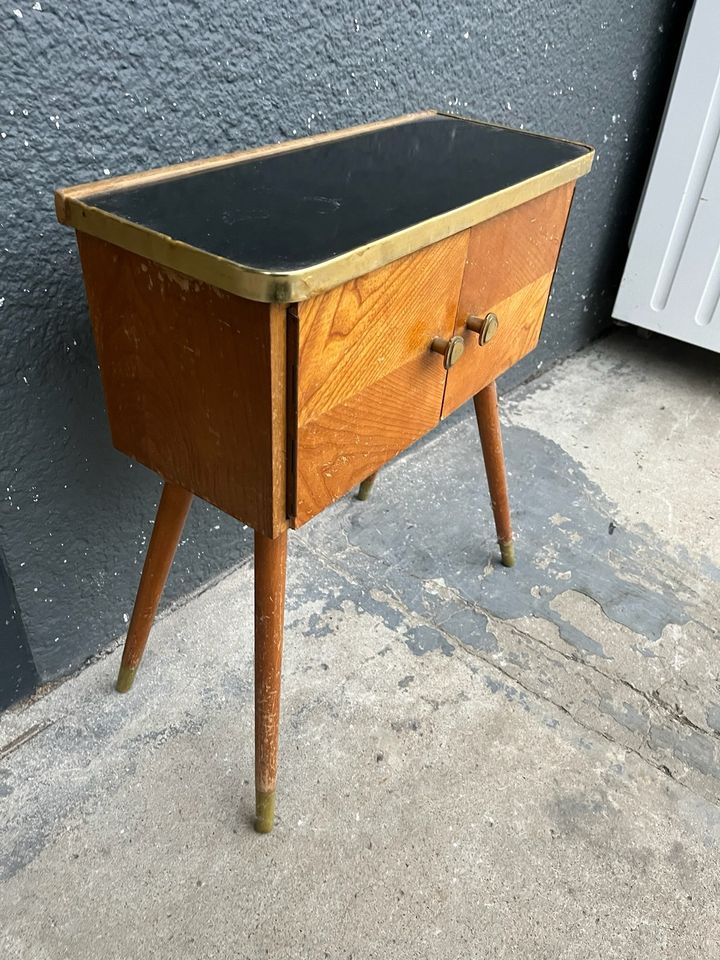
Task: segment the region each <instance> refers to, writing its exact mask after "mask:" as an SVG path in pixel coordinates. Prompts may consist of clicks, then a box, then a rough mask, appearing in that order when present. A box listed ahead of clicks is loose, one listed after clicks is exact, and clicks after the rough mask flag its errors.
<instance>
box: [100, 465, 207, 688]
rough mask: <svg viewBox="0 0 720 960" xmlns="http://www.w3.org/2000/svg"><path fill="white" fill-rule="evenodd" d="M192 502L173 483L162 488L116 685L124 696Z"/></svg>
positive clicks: (189, 497)
mask: <svg viewBox="0 0 720 960" xmlns="http://www.w3.org/2000/svg"><path fill="white" fill-rule="evenodd" d="M191 502H192V494H191V493H188V491H187V490H183V489H182V487H177V486H175V484H173V483H166V484H165V486H164V487H163V491H162V496H161V497H160V503H159V504H158V510H157V516H156V517H155V526H154V527H153V532H152V536H151V537H150V544H149V546H148V550H147V555H146V557H145V563H144V565H143V572H142V576H141V577H140V586H139V587H138V592H137V596H136V598H135V606H134V607H133V612H132V618H131V620H130V627H129V629H128V634H127V640H126V641H125V649H124V650H123V656H122V664H121V665H120V673H119V674H118V678H117V683H116V684H115V689H116V690H119V691H120V693H126V692H127V691H128V690H129V689H130V687H131V686H132V684H133V680H134V679H135V673H136V672H137V668H138V666H139V665H140V660H141V659H142V655H143V653H144V652H145V644H146V643H147V638H148V634H149V633H150V627H151V626H152V622H153V620H154V619H155V613H156V611H157V607H158V603H159V602H160V596H161V594H162V592H163V588H164V586H165V581H166V580H167V576H168V573H169V571H170V565H171V564H172V562H173V557H174V556H175V550H176V549H177V545H178V541H179V539H180V534H181V533H182V529H183V526H184V524H185V518H186V517H187V513H188V510H189V509H190V504H191Z"/></svg>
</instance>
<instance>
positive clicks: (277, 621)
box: [255, 532, 287, 833]
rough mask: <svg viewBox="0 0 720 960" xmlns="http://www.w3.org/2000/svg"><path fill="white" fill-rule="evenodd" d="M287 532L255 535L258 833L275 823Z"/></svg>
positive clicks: (256, 790) (256, 807)
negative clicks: (276, 534)
mask: <svg viewBox="0 0 720 960" xmlns="http://www.w3.org/2000/svg"><path fill="white" fill-rule="evenodd" d="M286 558H287V533H281V534H280V536H278V537H276V538H275V539H274V540H270V539H268V537H264V536H263V535H262V534H261V533H257V532H256V533H255V829H256V830H257V831H258V833H270V831H271V830H272V828H273V821H274V819H275V782H276V779H277V755H278V732H279V728H280V672H281V666H282V647H283V621H284V617H285V566H286Z"/></svg>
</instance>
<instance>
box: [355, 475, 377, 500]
mask: <svg viewBox="0 0 720 960" xmlns="http://www.w3.org/2000/svg"><path fill="white" fill-rule="evenodd" d="M374 483H375V477H368V478H367V479H366V480H363V482H362V483H361V484H360V489H359V490H358V492H357V499H358V500H367V499H368V497H369V496H370V491H371V490H372V488H373V484H374Z"/></svg>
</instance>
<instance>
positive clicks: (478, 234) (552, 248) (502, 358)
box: [442, 183, 575, 417]
mask: <svg viewBox="0 0 720 960" xmlns="http://www.w3.org/2000/svg"><path fill="white" fill-rule="evenodd" d="M574 187H575V184H574V183H568V184H565V185H564V186H562V187H557V188H556V189H555V190H552V191H550V192H549V193H546V194H543V195H542V196H540V197H536V198H535V199H534V200H530V201H528V202H527V203H524V204H522V205H521V206H519V207H515V208H513V209H512V210H508V211H507V212H506V213H501V214H500V215H499V216H497V217H493V219H492V220H488V221H486V222H485V223H480V224H478V225H477V226H475V227H473V228H472V229H471V230H470V241H469V244H468V256H467V266H466V268H465V276H464V277H463V282H462V288H461V291H460V299H459V302H458V312H457V318H456V323H455V333H456V334H457V335H459V336H462V337H463V338H464V340H465V352H464V353H463V355H462V357H461V358H460V360H459V361H458V362H457V364H455V366H454V367H452V369H451V370H450V372H449V373H448V378H447V389H446V391H445V399H444V401H443V411H442V415H443V417H446V416H447V415H448V414H450V413H452V411H453V410H455V409H456V408H457V407H459V406H460V405H461V404H462V403H464V402H465V401H466V400H468V399H469V398H470V397H472V396H473V395H474V394H476V393H478V391H480V390H482V388H483V387H486V386H487V385H488V383H490V382H491V381H492V380H495V379H496V378H497V377H499V376H500V374H501V373H504V371H505V370H507V369H508V368H509V367H511V366H512V365H513V364H514V363H517V361H518V360H520V358H521V357H524V356H525V354H527V353H529V352H530V351H531V350H532V349H533V348H534V347H535V346H536V344H537V342H538V339H539V337H540V330H541V327H542V322H543V318H544V316H545V308H546V306H547V301H548V296H549V294H550V287H551V285H552V280H553V276H554V274H555V266H556V264H557V259H558V255H559V253H560V245H561V243H562V238H563V234H564V232H565V224H566V223H567V218H568V213H569V210H570V203H571V201H572V195H573V190H574ZM488 313H494V314H496V315H497V317H498V321H499V325H498V331H497V333H496V334H495V336H494V337H493V339H492V340H490V341H489V342H488V343H486V344H484V345H483V346H481V345H480V342H479V338H478V335H477V334H476V333H473V332H472V331H470V330H468V329H467V327H466V323H467V319H468V317H470V316H476V317H485V316H486V315H487V314H488Z"/></svg>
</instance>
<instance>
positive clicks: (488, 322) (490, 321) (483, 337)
mask: <svg viewBox="0 0 720 960" xmlns="http://www.w3.org/2000/svg"><path fill="white" fill-rule="evenodd" d="M499 323H500V321H499V320H498V318H497V316H496V314H494V313H489V314H488V315H487V316H486V317H468V319H467V323H466V326H467V328H468V330H472V331H473V332H474V333H476V334H477V335H478V340H479V341H480V346H481V347H482V346H484V345H485V344H486V343H488V342H489V341H490V340H492V338H493V337H494V336H495V334H496V333H497V329H498V325H499Z"/></svg>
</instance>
